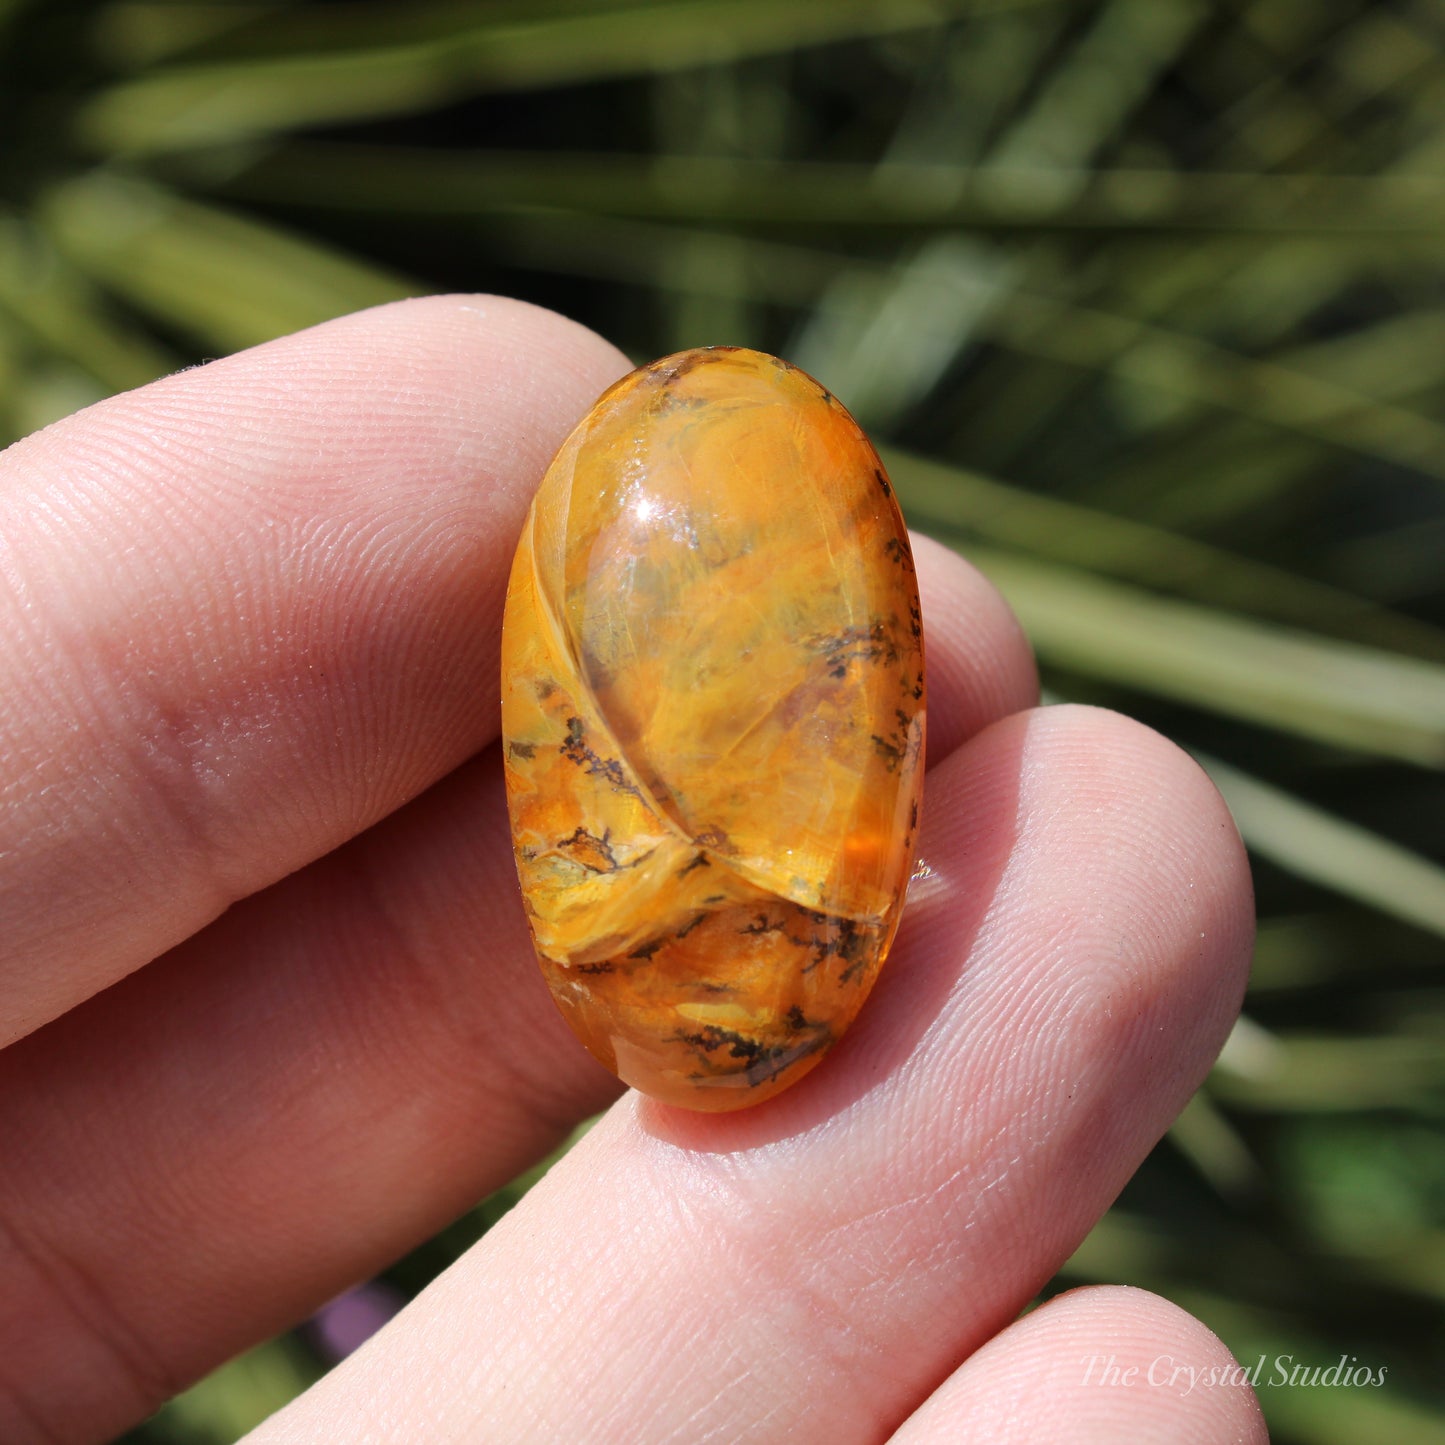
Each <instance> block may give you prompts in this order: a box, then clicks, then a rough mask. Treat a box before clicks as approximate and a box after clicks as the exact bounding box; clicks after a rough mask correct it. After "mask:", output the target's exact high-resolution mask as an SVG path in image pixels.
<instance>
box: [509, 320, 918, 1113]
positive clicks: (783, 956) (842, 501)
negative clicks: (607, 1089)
mask: <svg viewBox="0 0 1445 1445" xmlns="http://www.w3.org/2000/svg"><path fill="white" fill-rule="evenodd" d="M502 668H503V673H502V678H503V685H502V733H503V746H504V749H505V757H506V772H507V798H508V806H509V808H510V811H511V818H512V836H513V842H514V845H515V851H516V858H517V870H518V873H519V875H520V878H521V883H522V893H523V897H524V900H525V903H526V908H527V914H528V918H529V920H530V922H531V927H532V934H533V939H534V941H535V944H536V948H537V955H538V958H539V960H540V962H541V965H542V971H543V974H544V975H545V977H546V979H547V982H548V984H549V985H550V987H551V989H552V994H553V997H554V998H555V999H556V1001H557V1004H558V1006H559V1007H560V1008H561V1010H562V1013H563V1015H564V1016H565V1017H566V1019H567V1021H568V1023H569V1024H571V1026H572V1028H573V1029H574V1030H575V1031H576V1033H577V1035H578V1037H579V1038H580V1039H581V1040H582V1042H583V1043H584V1044H585V1045H586V1046H587V1047H588V1049H590V1050H591V1051H592V1053H593V1054H595V1055H596V1056H597V1058H599V1059H600V1060H601V1061H602V1062H603V1063H604V1064H606V1065H607V1067H608V1068H610V1069H612V1070H613V1071H614V1072H616V1073H617V1074H618V1075H620V1076H621V1077H622V1078H623V1079H624V1080H626V1082H628V1083H629V1084H632V1085H634V1086H635V1087H637V1088H638V1089H641V1090H642V1091H643V1092H645V1093H648V1094H651V1095H654V1096H656V1097H658V1098H661V1099H665V1100H668V1101H670V1102H672V1103H675V1104H682V1105H685V1106H687V1107H689V1108H693V1109H711V1110H721V1109H735V1108H741V1107H743V1106H745V1105H748V1104H752V1103H755V1102H757V1101H758V1100H760V1099H763V1098H766V1097H768V1096H769V1095H770V1094H774V1093H776V1092H777V1091H778V1090H779V1089H781V1088H783V1087H786V1086H787V1085H788V1084H790V1083H792V1082H793V1081H794V1080H796V1079H798V1078H801V1077H802V1075H803V1074H805V1073H807V1072H808V1070H809V1069H811V1068H812V1067H813V1066H814V1065H815V1064H816V1063H817V1062H818V1061H819V1060H820V1059H821V1058H822V1056H823V1054H824V1052H825V1051H826V1050H827V1049H828V1048H829V1047H830V1046H831V1045H832V1044H833V1043H834V1042H835V1041H836V1040H837V1039H838V1037H839V1035H841V1033H842V1032H843V1030H844V1029H845V1028H846V1027H847V1026H848V1024H849V1023H850V1022H851V1021H852V1019H853V1017H854V1016H855V1014H856V1013H857V1012H858V1009H859V1007H860V1006H861V1005H862V1003H863V1000H864V998H865V997H866V995H867V993H868V990H869V989H870V988H871V986H872V984H873V981H874V979H875V977H876V976H877V973H878V970H879V968H880V967H881V965H882V963H883V960H884V958H885V957H886V956H887V953H888V948H889V944H890V943H891V941H892V938H893V934H894V930H895V929H896V927H897V924H898V915H899V911H900V908H901V904H902V899H903V894H904V890H905V887H906V884H907V880H908V875H909V872H910V870H911V867H912V861H913V841H914V837H915V834H916V831H917V823H918V806H919V795H920V788H921V784H922V762H923V738H924V681H923V643H922V627H921V617H920V612H919V606H918V588H917V582H916V579H915V576H914V571H913V560H912V555H911V553H910V551H909V546H908V533H907V530H906V529H905V527H904V525H903V520H902V517H901V516H900V514H899V511H898V507H897V504H896V503H895V501H894V499H893V494H892V490H891V488H890V487H889V484H888V480H887V477H886V475H885V474H884V471H883V467H882V466H881V464H880V463H879V460H878V457H877V455H876V453H875V452H874V450H873V448H872V447H871V446H870V445H869V443H868V440H867V438H866V437H865V436H864V435H863V433H862V431H861V430H860V429H859V427H858V425H857V423H856V422H854V421H853V419H852V417H850V416H849V415H848V413H847V412H846V411H845V410H844V409H843V407H842V406H840V405H839V404H838V402H837V401H836V400H835V399H834V398H833V397H832V396H831V395H830V394H829V393H828V392H827V391H826V390H824V388H823V387H822V386H820V385H819V384H818V383H817V382H816V381H814V380H813V379H812V378H811V377H809V376H807V375H805V374H804V373H803V372H801V371H798V370H797V369H796V368H795V367H791V366H789V365H787V364H786V363H785V362H782V361H779V360H778V359H777V358H775V357H771V356H765V355H763V354H761V353H759V352H755V351H745V350H740V349H738V348H734V347H709V348H706V349H702V350H697V351H687V352H683V353H681V354H679V355H677V356H670V357H667V358H665V359H664V360H662V361H657V362H654V363H653V364H652V365H651V366H646V367H642V368H641V369H640V370H638V371H635V372H633V373H632V374H631V375H630V376H628V377H626V378H624V379H623V380H622V381H620V382H618V383H617V385H616V386H614V387H612V388H611V389H610V390H609V391H607V392H606V393H605V394H604V395H603V396H602V397H601V399H600V400H599V401H598V402H597V404H596V405H595V406H594V407H593V408H592V410H591V411H590V412H589V413H588V415H587V416H586V417H585V418H584V419H583V421H582V422H581V424H580V425H579V426H578V427H577V429H576V430H575V431H574V432H573V433H572V435H571V436H570V437H569V438H568V439H567V441H566V442H565V443H564V444H563V446H562V449H561V451H559V452H558V454H557V457H556V459H555V460H554V461H553V463H552V465H551V467H550V468H549V469H548V471H547V475H546V477H545V478H544V479H543V482H542V486H541V489H540V490H539V491H538V493H537V497H536V500H535V501H534V503H533V505H532V510H531V512H530V514H529V515H528V518H527V523H526V527H525V529H524V531H523V534H522V538H521V542H520V543H519V545H518V548H517V555H516V561H515V563H514V565H513V568H512V577H511V584H510V588H509V591H508V595H507V613H506V621H505V626H504V628H503V637H502Z"/></svg>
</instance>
